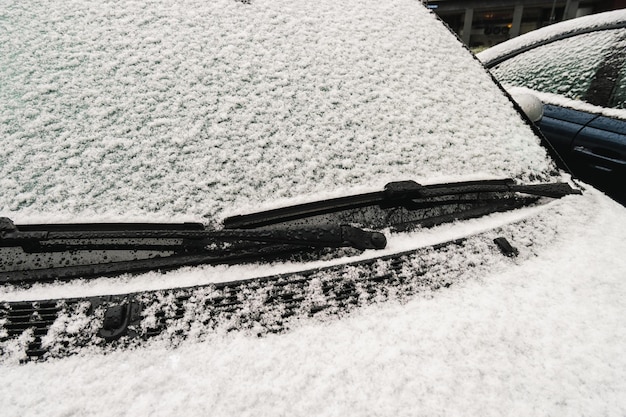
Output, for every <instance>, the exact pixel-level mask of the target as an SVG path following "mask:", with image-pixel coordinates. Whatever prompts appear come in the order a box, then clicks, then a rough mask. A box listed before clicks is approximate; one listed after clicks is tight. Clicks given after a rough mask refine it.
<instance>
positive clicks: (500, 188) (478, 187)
mask: <svg viewBox="0 0 626 417" xmlns="http://www.w3.org/2000/svg"><path fill="white" fill-rule="evenodd" d="M474 193H507V194H513V193H521V194H526V195H530V196H537V197H550V198H561V197H564V196H566V195H569V194H580V191H579V190H577V189H574V188H572V187H571V186H570V185H569V184H567V183H561V182H556V183H545V184H530V185H524V184H522V185H520V184H516V183H515V181H514V180H512V179H497V180H482V181H466V182H457V183H447V184H435V185H421V184H418V183H417V182H415V181H398V182H391V183H388V184H387V185H385V188H384V190H383V191H377V192H372V193H364V194H356V195H351V196H347V197H339V198H333V199H328V200H321V201H316V202H312V203H305V204H299V205H294V206H290V207H283V208H279V209H274V210H267V211H262V212H257V213H251V214H246V215H238V216H232V217H228V218H226V219H225V220H224V227H226V228H237V229H246V228H255V227H263V226H269V225H272V224H277V223H282V222H287V221H291V220H295V219H302V218H307V217H313V216H318V215H324V214H328V213H335V212H338V211H342V210H353V209H358V208H363V207H371V206H379V207H381V208H392V207H407V208H409V209H410V208H411V207H414V206H416V204H419V203H427V204H428V205H429V206H431V207H432V206H437V205H443V204H449V203H450V201H451V200H450V199H443V200H438V198H441V197H452V198H453V197H455V196H461V195H466V194H474ZM478 200H480V199H478Z"/></svg>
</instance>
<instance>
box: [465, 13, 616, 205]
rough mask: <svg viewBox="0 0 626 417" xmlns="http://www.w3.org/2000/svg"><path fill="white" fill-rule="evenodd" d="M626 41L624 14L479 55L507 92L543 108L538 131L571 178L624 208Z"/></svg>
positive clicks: (537, 34) (540, 33)
mask: <svg viewBox="0 0 626 417" xmlns="http://www.w3.org/2000/svg"><path fill="white" fill-rule="evenodd" d="M625 39H626V10H625V9H621V10H615V11H611V12H605V13H600V14H597V15H590V16H585V17H580V18H577V19H573V20H569V21H564V22H561V23H558V24H555V25H552V26H547V27H544V28H541V29H539V30H536V31H533V32H529V33H526V34H524V35H522V36H520V37H517V38H513V39H510V40H508V41H506V42H503V43H501V44H499V45H496V46H494V47H492V48H490V49H488V50H485V51H483V52H480V53H478V54H477V57H478V58H479V59H480V60H481V61H482V62H483V63H484V64H485V66H486V67H487V68H489V69H490V70H491V72H492V73H493V74H494V76H495V77H496V78H497V79H498V80H499V81H500V82H501V83H503V84H505V85H506V86H507V87H508V88H509V89H517V92H518V93H520V92H521V93H523V92H524V90H523V89H526V91H525V93H526V94H529V93H530V94H533V95H535V96H536V97H538V98H539V99H540V100H541V101H542V102H543V103H544V109H543V113H544V114H543V118H542V119H540V120H539V121H538V122H537V126H538V127H539V129H540V130H541V132H542V133H543V134H544V135H545V137H546V138H547V139H548V141H549V143H550V144H551V146H552V147H554V149H555V150H556V152H557V153H558V155H559V156H560V158H561V159H562V160H563V162H564V164H565V165H566V166H567V167H568V168H569V169H570V170H571V171H572V172H573V174H574V175H575V176H576V177H579V178H580V179H582V180H584V181H585V182H588V183H590V184H593V185H594V186H596V187H597V188H599V189H601V190H603V191H605V192H606V193H607V194H608V195H610V196H611V197H613V198H614V199H616V200H617V201H619V202H621V203H622V204H626V186H625V184H626V58H625V56H626V54H625V53H624V51H626V40H625ZM520 88H521V89H522V90H520Z"/></svg>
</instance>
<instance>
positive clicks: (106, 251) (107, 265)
mask: <svg viewBox="0 0 626 417" xmlns="http://www.w3.org/2000/svg"><path fill="white" fill-rule="evenodd" d="M386 243H387V241H386V238H385V236H384V235H383V234H382V233H379V232H372V231H367V230H362V229H359V228H357V227H353V226H349V225H333V224H330V225H320V226H315V227H300V228H273V229H270V230H268V229H262V230H209V229H206V228H205V227H204V226H203V225H202V224H199V223H182V224H174V223H171V224H169V223H165V224H149V223H144V224H136V223H106V224H98V223H91V224H88V223H86V224H49V225H46V224H43V225H41V224H40V225H15V224H14V223H13V222H12V221H11V220H10V219H8V218H0V253H1V254H2V256H1V259H0V283H4V284H7V283H23V282H41V281H51V280H56V279H60V280H67V279H74V278H85V277H93V276H103V275H116V274H121V273H139V272H145V271H149V270H157V269H159V270H165V269H173V268H178V267H181V266H191V265H201V264H232V263H238V262H249V261H254V260H262V259H266V258H271V257H275V256H285V255H287V256H288V255H290V254H294V253H297V252H301V251H305V252H306V251H309V250H319V249H327V248H344V247H347V248H354V249H358V250H365V249H383V248H384V247H385V246H386Z"/></svg>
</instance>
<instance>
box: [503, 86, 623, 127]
mask: <svg viewBox="0 0 626 417" xmlns="http://www.w3.org/2000/svg"><path fill="white" fill-rule="evenodd" d="M503 87H504V88H505V89H506V90H507V91H508V92H510V93H511V94H513V95H514V94H516V93H517V94H531V95H533V96H535V97H537V98H538V99H539V100H541V102H542V103H544V104H551V105H554V106H560V107H567V108H570V109H574V110H578V111H583V112H587V113H592V114H598V115H602V116H606V117H612V118H614V119H622V120H626V109H609V108H607V107H601V106H594V105H593V104H589V103H585V102H584V101H582V100H573V99H571V98H567V97H563V96H562V95H558V94H551V93H544V92H541V91H537V90H531V89H529V88H524V87H517V86H513V85H510V84H503Z"/></svg>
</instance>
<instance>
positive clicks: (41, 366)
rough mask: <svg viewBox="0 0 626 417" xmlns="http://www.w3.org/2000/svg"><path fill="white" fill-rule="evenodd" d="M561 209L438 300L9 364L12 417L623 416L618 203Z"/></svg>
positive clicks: (623, 235)
mask: <svg viewBox="0 0 626 417" xmlns="http://www.w3.org/2000/svg"><path fill="white" fill-rule="evenodd" d="M550 208H551V210H550V211H548V210H546V211H545V212H544V214H543V215H541V216H539V217H538V218H535V219H534V220H529V222H528V224H527V226H528V228H527V230H533V232H532V233H531V234H530V235H527V234H524V233H523V234H521V235H519V238H520V240H515V241H514V242H513V243H515V244H516V245H519V247H520V248H525V247H527V248H528V249H524V250H523V251H522V252H523V253H522V259H521V260H519V261H516V260H514V259H509V258H504V257H501V258H500V260H499V261H497V263H499V264H500V266H498V267H497V268H493V269H489V270H488V271H485V270H481V271H480V273H479V274H477V275H474V274H472V273H471V270H470V275H466V276H465V278H470V277H471V279H466V280H465V281H464V282H460V283H458V285H452V286H451V287H450V288H447V289H442V290H440V291H438V292H436V294H435V295H433V294H428V295H427V296H424V297H415V298H413V299H412V300H410V301H408V302H407V303H396V302H386V303H380V304H374V305H371V306H369V307H364V308H361V309H359V310H356V311H354V312H353V313H352V314H350V315H348V316H347V317H343V318H342V319H341V320H332V319H331V320H319V319H307V320H304V321H303V322H302V323H301V325H300V326H296V327H295V328H293V329H292V330H291V331H289V332H287V333H285V334H281V335H269V336H266V337H262V338H257V337H255V336H251V335H249V334H246V333H244V332H234V333H228V334H216V335H214V336H212V337H207V338H206V339H204V340H202V341H197V340H192V341H189V342H184V343H182V344H181V345H180V346H178V347H177V348H172V347H168V346H167V345H160V344H158V343H156V344H153V345H150V346H148V347H142V348H140V349H136V350H132V349H131V350H126V351H117V352H111V353H109V354H107V355H94V354H90V353H84V354H83V355H81V356H75V357H70V358H66V359H62V360H54V361H50V362H46V363H31V364H26V365H5V366H4V367H3V370H2V373H1V374H0V382H1V383H2V386H3V389H2V390H0V402H1V403H2V404H3V413H4V415H7V416H13V415H20V416H23V415H47V416H68V415H81V416H90V415H119V416H122V415H140V416H141V415H146V416H147V415H153V416H160V415H163V416H165V415H173V414H184V415H213V416H226V415H255V416H257V415H342V416H345V415H394V416H397V415H401V416H404V415H406V416H409V415H411V416H414V415H418V416H420V415H423V416H433V415H435V416H437V415H481V416H499V415H503V414H514V415H535V416H549V415H606V416H621V415H624V413H626V401H625V400H624V396H623V392H624V389H625V388H626V387H625V386H624V381H625V380H626V378H625V376H626V358H625V356H624V355H623V351H624V347H625V346H626V326H625V325H624V322H623V319H622V318H623V317H624V314H625V313H626V307H625V306H624V303H623V299H624V297H625V296H626V285H625V280H624V279H623V278H624V271H625V270H626V259H625V258H624V257H623V256H616V254H617V253H618V252H623V249H624V242H625V241H626V232H625V231H626V227H623V226H625V224H624V218H625V216H624V212H623V209H622V210H620V209H619V206H618V205H617V204H616V203H614V202H612V201H610V200H608V199H607V198H605V197H604V196H602V195H600V194H599V193H597V192H594V191H590V192H588V193H587V195H585V196H583V197H568V198H566V199H565V200H562V201H559V202H558V203H557V204H553V205H552V206H551V207H550ZM510 232H512V233H513V236H512V237H517V236H518V235H517V231H516V228H515V227H513V228H511V229H510ZM583 235H584V236H585V239H584V240H581V239H579V237H580V236H583ZM601 248H615V249H616V250H610V249H607V250H603V249H601ZM618 249H619V250H618ZM528 250H530V251H531V252H528ZM533 250H534V251H536V255H538V256H534V255H533V254H532V251H533ZM490 259H491V261H495V260H496V259H494V258H493V257H492V258H490Z"/></svg>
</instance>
